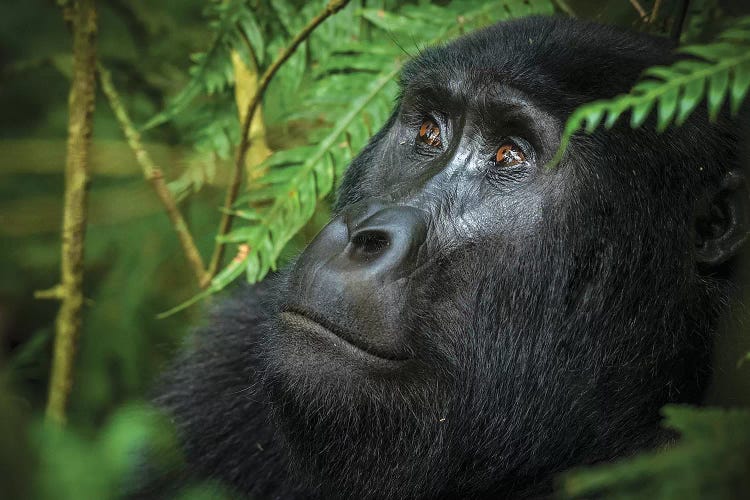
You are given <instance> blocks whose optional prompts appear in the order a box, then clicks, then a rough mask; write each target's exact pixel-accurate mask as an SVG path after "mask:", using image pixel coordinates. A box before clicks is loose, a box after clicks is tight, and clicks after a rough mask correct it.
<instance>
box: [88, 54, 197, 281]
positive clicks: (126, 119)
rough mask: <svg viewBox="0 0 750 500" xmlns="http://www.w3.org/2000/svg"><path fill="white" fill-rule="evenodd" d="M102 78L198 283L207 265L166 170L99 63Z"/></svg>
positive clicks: (106, 94) (136, 155) (114, 109)
mask: <svg viewBox="0 0 750 500" xmlns="http://www.w3.org/2000/svg"><path fill="white" fill-rule="evenodd" d="M98 71H99V80H100V81H101V84H102V91H103V92H104V95H105V96H106V97H107V101H108V102H109V106H110V107H111V108H112V112H113V113H114V114H115V117H116V118H117V122H118V123H119V124H120V128H121V129H122V131H123V133H124V134H125V138H126V140H127V142H128V145H129V146H130V149H132V150H133V153H134V154H135V159H136V161H137V162H138V164H139V165H140V166H141V169H142V170H143V176H144V177H145V178H146V180H147V181H149V182H150V183H151V186H152V187H153V188H154V191H155V192H156V195H157V196H158V197H159V200H160V201H161V203H162V205H164V209H165V210H166V212H167V216H169V220H170V222H171V223H172V227H173V228H174V230H175V231H176V232H177V237H178V238H179V240H180V246H182V252H183V253H184V254H185V258H186V259H187V261H188V264H190V268H191V269H192V270H193V274H194V275H195V278H196V280H198V283H199V284H200V283H202V282H203V280H204V278H205V274H206V268H205V267H204V265H203V258H202V257H201V254H200V251H198V247H197V246H196V245H195V240H194V239H193V235H192V234H191V233H190V229H189V228H188V225H187V222H186V221H185V218H184V217H183V216H182V213H181V212H180V209H179V208H178V207H177V202H176V201H175V199H174V196H173V195H172V192H171V191H170V190H169V187H167V183H166V182H165V181H164V174H163V173H162V170H161V169H160V168H159V167H158V166H157V165H156V164H155V163H154V162H153V160H152V159H151V156H150V155H149V154H148V151H146V149H145V148H144V147H143V143H142V142H141V135H140V134H139V133H138V131H137V130H136V129H135V126H134V125H133V121H132V120H131V119H130V116H129V115H128V112H127V110H126V109H125V106H123V104H122V101H121V100H120V95H119V94H118V92H117V89H115V86H114V84H113V83H112V75H111V74H110V73H109V71H107V69H106V68H104V67H103V66H102V65H101V64H99V65H98Z"/></svg>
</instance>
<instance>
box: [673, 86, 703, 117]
mask: <svg viewBox="0 0 750 500" xmlns="http://www.w3.org/2000/svg"><path fill="white" fill-rule="evenodd" d="M705 86H706V81H705V80H703V79H701V78H699V79H695V80H692V81H690V82H688V83H687V84H686V85H685V88H684V90H683V91H682V97H681V98H680V100H679V103H678V112H677V119H676V120H675V122H676V123H677V125H682V124H683V123H685V120H686V119H687V117H688V116H690V113H692V112H693V110H694V109H695V107H696V106H697V105H698V103H699V102H701V99H703V92H704V89H705Z"/></svg>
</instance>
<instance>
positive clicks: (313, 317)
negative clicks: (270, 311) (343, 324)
mask: <svg viewBox="0 0 750 500" xmlns="http://www.w3.org/2000/svg"><path fill="white" fill-rule="evenodd" d="M279 317H280V318H281V319H282V321H286V322H290V323H292V324H293V325H295V326H298V327H300V328H302V329H304V330H307V331H314V332H315V333H317V334H318V335H319V336H321V337H325V338H326V339H327V340H329V341H331V340H333V341H335V343H337V344H341V345H343V346H344V348H345V349H346V350H348V351H350V352H354V353H356V354H358V355H359V356H364V357H367V358H369V359H372V360H376V361H378V362H380V363H382V362H388V363H399V362H402V361H406V358H387V357H384V356H382V355H380V354H376V353H374V352H371V351H369V350H367V349H364V348H363V347H361V346H359V345H357V344H354V343H352V342H350V341H349V340H347V338H346V337H345V336H344V335H342V334H339V333H338V330H339V328H338V327H337V326H336V325H333V324H332V323H330V322H329V321H327V320H326V319H325V318H321V317H320V316H319V315H317V314H315V313H313V312H310V311H307V310H303V309H300V308H297V307H287V308H284V309H282V311H281V313H280V314H279Z"/></svg>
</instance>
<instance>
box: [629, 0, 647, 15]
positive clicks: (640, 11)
mask: <svg viewBox="0 0 750 500" xmlns="http://www.w3.org/2000/svg"><path fill="white" fill-rule="evenodd" d="M630 5H632V6H633V8H634V9H635V10H637V11H638V15H639V16H641V19H648V13H647V12H646V10H645V9H644V8H643V7H641V4H640V3H639V2H638V0H630Z"/></svg>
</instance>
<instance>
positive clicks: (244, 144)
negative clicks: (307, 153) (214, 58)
mask: <svg viewBox="0 0 750 500" xmlns="http://www.w3.org/2000/svg"><path fill="white" fill-rule="evenodd" d="M348 3H349V0H329V2H328V4H327V5H326V6H325V8H324V9H323V10H322V11H321V12H320V13H319V14H318V15H316V16H315V17H314V18H312V19H311V20H310V22H308V23H307V25H305V27H304V28H302V30H300V32H299V33H297V35H295V37H294V38H293V39H292V42H291V43H290V44H289V45H288V46H287V47H286V48H285V49H284V50H283V51H282V52H281V53H280V54H279V55H278V57H277V58H276V59H275V60H274V61H273V63H271V65H270V66H269V67H268V68H267V69H266V70H265V71H264V72H263V75H262V76H261V78H260V81H259V83H258V89H257V91H256V92H255V94H254V95H253V98H252V99H251V100H250V102H249V103H248V106H247V112H246V113H245V120H244V121H243V122H242V136H241V140H240V145H239V147H238V148H237V154H236V156H235V162H234V171H233V172H232V180H231V181H230V183H229V188H228V189H227V194H226V197H225V199H224V210H223V213H222V216H221V221H220V222H219V230H218V235H217V236H224V235H225V234H227V233H228V232H229V231H230V230H231V229H232V222H233V220H234V214H233V212H232V207H233V205H234V202H235V200H236V199H237V195H238V194H239V192H240V186H241V184H242V172H243V170H244V169H245V158H246V157H247V151H248V149H249V148H250V134H249V132H250V124H251V123H252V122H253V117H254V116H255V112H256V111H257V109H258V106H259V105H260V103H261V101H262V100H263V94H265V92H266V89H267V88H268V85H269V84H270V83H271V80H272V79H273V77H274V75H275V74H276V72H277V71H278V70H279V68H281V66H282V65H283V64H284V63H285V62H286V61H287V60H288V59H289V58H290V57H291V56H292V54H294V51H295V50H297V48H298V47H299V46H300V45H301V44H302V42H304V41H305V40H306V39H307V38H308V37H309V36H310V35H311V34H312V32H313V31H314V30H315V28H317V27H318V26H320V25H321V23H323V21H325V20H326V19H328V18H329V17H330V16H332V15H333V14H335V13H336V12H338V11H340V10H341V9H343V8H344V7H346V4H348ZM225 248H226V243H224V242H221V241H219V240H218V239H217V241H216V245H215V246H214V252H213V255H212V256H211V262H210V264H209V265H208V272H207V273H206V279H205V280H204V282H203V286H204V287H205V286H208V285H209V284H210V283H211V280H212V279H213V277H214V276H216V273H217V272H218V271H219V267H220V266H221V261H222V259H223V258H224V250H225Z"/></svg>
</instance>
